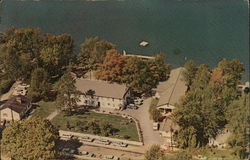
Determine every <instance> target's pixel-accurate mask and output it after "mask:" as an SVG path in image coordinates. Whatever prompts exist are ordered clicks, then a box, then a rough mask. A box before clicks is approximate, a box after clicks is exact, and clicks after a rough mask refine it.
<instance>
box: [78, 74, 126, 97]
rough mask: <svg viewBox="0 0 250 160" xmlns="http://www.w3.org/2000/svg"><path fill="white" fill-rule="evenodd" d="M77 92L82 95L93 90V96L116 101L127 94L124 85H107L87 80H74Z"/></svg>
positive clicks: (107, 83)
mask: <svg viewBox="0 0 250 160" xmlns="http://www.w3.org/2000/svg"><path fill="white" fill-rule="evenodd" d="M75 86H76V88H77V90H79V91H80V92H82V93H86V92H87V91H89V90H93V91H94V92H95V93H94V95H95V96H100V97H110V98H116V99H123V97H124V95H125V94H126V92H127V87H126V85H123V84H117V83H109V82H106V81H100V80H87V79H82V78H79V79H76V84H75Z"/></svg>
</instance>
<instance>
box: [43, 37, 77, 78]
mask: <svg viewBox="0 0 250 160" xmlns="http://www.w3.org/2000/svg"><path fill="white" fill-rule="evenodd" d="M73 49H74V40H73V38H72V36H70V35H67V34H61V35H52V34H46V35H44V37H43V41H42V47H41V49H40V52H39V59H40V61H41V63H42V66H44V68H46V70H47V72H48V73H49V74H50V75H51V76H56V75H58V74H60V73H61V72H62V71H63V70H64V69H65V67H66V66H67V65H69V63H70V62H71V59H72V56H73Z"/></svg>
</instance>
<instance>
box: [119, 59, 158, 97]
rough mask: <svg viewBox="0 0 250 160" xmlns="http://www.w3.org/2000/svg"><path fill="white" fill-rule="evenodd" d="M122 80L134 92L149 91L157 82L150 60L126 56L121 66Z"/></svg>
mask: <svg viewBox="0 0 250 160" xmlns="http://www.w3.org/2000/svg"><path fill="white" fill-rule="evenodd" d="M123 82H124V83H126V84H127V85H128V86H129V87H131V88H132V90H133V91H134V92H137V93H143V92H149V91H151V89H152V88H155V87H156V86H157V84H158V83H159V78H158V75H155V74H154V68H151V63H150V61H147V60H142V59H140V58H137V57H131V58H128V60H127V61H126V64H125V66H124V68H123Z"/></svg>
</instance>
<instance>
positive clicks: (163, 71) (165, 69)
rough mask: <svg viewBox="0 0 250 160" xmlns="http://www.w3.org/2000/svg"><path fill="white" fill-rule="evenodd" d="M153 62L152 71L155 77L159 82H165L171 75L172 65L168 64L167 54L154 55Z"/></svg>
mask: <svg viewBox="0 0 250 160" xmlns="http://www.w3.org/2000/svg"><path fill="white" fill-rule="evenodd" d="M154 58H155V59H153V60H151V70H152V72H153V73H154V77H155V78H158V80H159V81H165V80H166V79H167V77H168V76H169V74H170V71H171V65H169V64H167V63H166V54H164V53H158V54H155V55H154Z"/></svg>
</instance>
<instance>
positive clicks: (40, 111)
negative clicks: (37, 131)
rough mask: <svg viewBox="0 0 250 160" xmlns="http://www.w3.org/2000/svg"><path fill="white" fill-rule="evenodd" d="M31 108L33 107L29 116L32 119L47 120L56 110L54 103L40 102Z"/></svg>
mask: <svg viewBox="0 0 250 160" xmlns="http://www.w3.org/2000/svg"><path fill="white" fill-rule="evenodd" d="M33 106H34V107H35V109H34V111H33V112H32V113H31V116H33V117H41V118H47V117H48V116H49V115H50V114H51V113H52V112H54V111H55V110H56V109H57V107H56V104H55V102H44V101H40V102H38V103H36V104H33Z"/></svg>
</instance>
